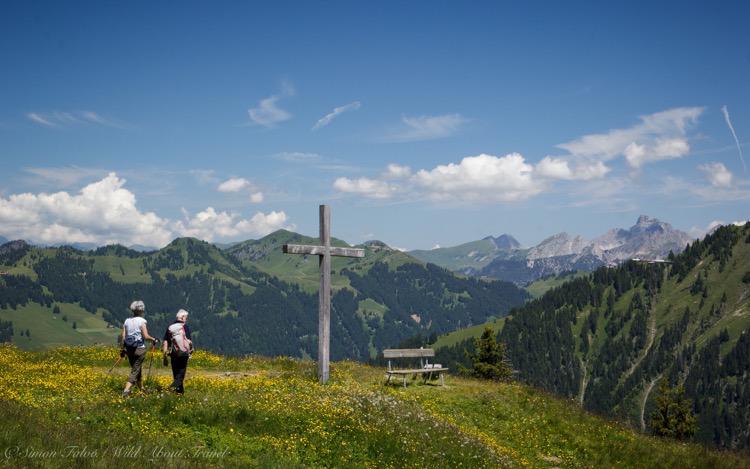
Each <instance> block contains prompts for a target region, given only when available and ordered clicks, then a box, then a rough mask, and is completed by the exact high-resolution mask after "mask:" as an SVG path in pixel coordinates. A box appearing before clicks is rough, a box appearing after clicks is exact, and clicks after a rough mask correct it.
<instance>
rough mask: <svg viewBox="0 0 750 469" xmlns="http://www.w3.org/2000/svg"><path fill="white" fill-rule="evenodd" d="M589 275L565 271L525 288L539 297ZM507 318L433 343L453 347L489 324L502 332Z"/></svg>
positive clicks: (465, 329)
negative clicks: (574, 279) (570, 281)
mask: <svg viewBox="0 0 750 469" xmlns="http://www.w3.org/2000/svg"><path fill="white" fill-rule="evenodd" d="M584 275H587V272H571V273H563V274H560V275H552V276H548V277H545V278H542V279H539V280H536V281H534V282H532V283H530V284H529V285H527V286H526V287H525V290H526V291H527V292H529V295H530V296H531V298H539V297H541V296H542V295H544V294H545V293H546V292H548V291H549V290H551V289H553V288H555V287H559V286H560V285H562V284H564V283H565V282H567V281H569V280H571V279H573V278H577V277H581V276H584ZM504 322H505V318H490V320H489V321H487V322H485V323H482V324H477V325H474V326H470V327H462V328H460V329H457V330H455V331H453V332H449V333H448V334H445V335H442V336H440V337H438V339H437V341H436V342H435V343H434V344H432V345H433V346H434V347H435V348H443V347H453V346H455V345H456V344H459V343H461V342H464V341H466V340H468V339H473V338H475V337H479V336H480V335H482V332H483V331H484V328H485V327H487V326H490V327H492V329H493V330H494V331H495V332H500V330H501V329H502V327H503V323H504Z"/></svg>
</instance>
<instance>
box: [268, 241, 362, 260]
mask: <svg viewBox="0 0 750 469" xmlns="http://www.w3.org/2000/svg"><path fill="white" fill-rule="evenodd" d="M281 249H282V250H283V251H284V254H310V255H314V256H323V255H325V253H326V247H325V246H309V245H306V244H284V245H283V246H282V247H281ZM328 254H330V255H331V256H338V257H365V250H364V249H359V248H340V247H333V246H331V247H330V248H328Z"/></svg>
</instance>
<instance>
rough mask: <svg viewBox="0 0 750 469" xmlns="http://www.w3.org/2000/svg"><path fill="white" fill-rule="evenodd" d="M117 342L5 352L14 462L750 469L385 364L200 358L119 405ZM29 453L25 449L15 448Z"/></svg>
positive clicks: (497, 392)
mask: <svg viewBox="0 0 750 469" xmlns="http://www.w3.org/2000/svg"><path fill="white" fill-rule="evenodd" d="M115 356H116V349H114V348H78V347H76V348H63V349H58V350H55V351H52V352H44V353H29V352H22V351H20V350H18V349H16V348H13V347H7V346H6V347H2V348H0V367H2V369H3V373H2V374H0V418H1V419H2V421H3V422H4V425H3V431H2V432H0V445H2V446H3V447H4V448H11V451H10V452H6V454H5V456H4V459H3V463H4V465H6V466H9V467H32V466H33V467H53V468H54V467H65V468H68V467H80V468H88V467H97V468H101V467H143V466H156V467H169V468H181V467H394V468H395V467H436V468H438V467H440V468H442V467H469V468H473V467H476V468H480V467H516V466H532V467H674V466H677V465H679V466H681V467H688V468H689V467H696V468H698V467H718V468H721V467H727V468H741V467H750V459H748V457H747V456H744V455H741V454H737V453H732V452H726V451H723V452H719V451H712V450H708V449H706V448H704V447H702V446H699V445H695V444H684V443H677V442H673V441H670V440H664V439H657V438H654V437H647V436H642V435H638V434H636V433H634V432H633V431H632V430H630V429H628V428H627V427H626V426H623V425H621V424H618V423H616V422H613V421H610V420H606V419H603V418H601V417H597V416H594V415H592V414H589V413H587V412H584V411H581V410H580V409H579V408H578V407H577V406H575V405H573V404H572V403H571V402H570V401H568V400H565V399H560V398H555V397H553V396H550V395H548V394H546V393H543V392H540V391H538V390H536V389H534V388H531V387H528V386H525V385H521V384H496V383H491V382H480V381H476V380H471V379H464V378H454V377H449V378H448V379H447V382H446V386H444V387H441V386H434V385H429V384H428V385H422V384H412V385H410V386H409V387H408V388H402V387H400V386H387V387H386V386H384V385H383V384H382V381H383V370H382V369H378V368H371V367H367V366H363V365H359V364H355V363H353V362H334V363H332V365H331V382H330V383H329V384H328V385H320V384H318V382H317V380H316V379H315V376H314V367H315V365H314V362H311V361H306V360H294V359H289V358H277V359H269V358H260V357H254V358H244V359H229V358H223V357H220V356H216V355H211V354H208V353H205V352H198V353H196V354H195V355H194V356H193V358H192V359H191V361H190V366H189V367H188V375H187V381H186V394H185V395H184V396H179V397H178V396H174V395H171V394H165V393H163V392H162V389H164V388H165V387H166V386H167V385H168V384H169V381H170V379H171V376H169V370H168V369H165V368H162V367H161V365H160V364H158V360H155V361H154V364H153V367H152V374H151V379H150V380H147V381H146V390H147V391H148V392H147V393H145V394H144V393H138V392H136V393H135V394H134V395H133V396H132V397H130V398H129V399H122V398H120V397H119V393H120V391H121V388H122V385H123V382H124V380H125V376H126V373H127V367H124V366H121V367H118V368H116V369H115V370H114V372H113V373H111V374H108V373H107V371H106V370H107V369H108V368H109V366H110V364H111V363H112V362H113V359H114V357H115ZM16 447H17V448H18V449H17V450H16V449H15V448H16Z"/></svg>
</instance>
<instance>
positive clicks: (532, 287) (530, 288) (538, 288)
mask: <svg viewBox="0 0 750 469" xmlns="http://www.w3.org/2000/svg"><path fill="white" fill-rule="evenodd" d="M586 274H588V272H576V273H575V274H567V275H556V276H554V277H550V278H545V279H540V280H536V281H534V282H531V283H530V284H528V285H527V286H526V291H527V292H529V294H530V295H531V297H532V298H539V297H541V296H542V295H544V294H545V293H547V292H548V291H549V290H551V289H553V288H556V287H559V286H560V285H562V284H563V283H565V282H567V281H568V280H571V279H574V278H576V277H581V276H583V275H586Z"/></svg>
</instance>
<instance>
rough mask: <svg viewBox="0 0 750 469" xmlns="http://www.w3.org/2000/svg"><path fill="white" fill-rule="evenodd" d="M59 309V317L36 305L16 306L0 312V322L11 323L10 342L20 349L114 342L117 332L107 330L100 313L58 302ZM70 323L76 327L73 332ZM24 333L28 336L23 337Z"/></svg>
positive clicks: (49, 309)
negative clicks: (11, 340)
mask: <svg viewBox="0 0 750 469" xmlns="http://www.w3.org/2000/svg"><path fill="white" fill-rule="evenodd" d="M58 306H59V307H60V314H52V308H47V307H46V306H43V305H40V304H37V303H29V304H27V305H24V306H19V307H18V309H0V319H3V320H6V321H11V322H12V323H13V331H14V334H13V343H14V344H15V345H17V346H18V347H20V348H22V349H27V350H43V349H48V348H52V347H59V346H61V345H94V344H114V343H115V339H116V337H117V333H118V332H119V330H118V329H112V328H107V323H106V322H105V321H104V320H103V319H102V317H101V313H97V314H91V313H89V312H88V311H85V310H84V309H82V308H81V307H80V306H78V305H74V304H68V303H58ZM63 317H65V318H66V319H67V321H65V320H63ZM73 323H75V324H76V328H75V329H73ZM27 330H28V331H29V332H30V337H27V336H26V331H27ZM21 332H23V333H24V335H23V336H22V335H21Z"/></svg>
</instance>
